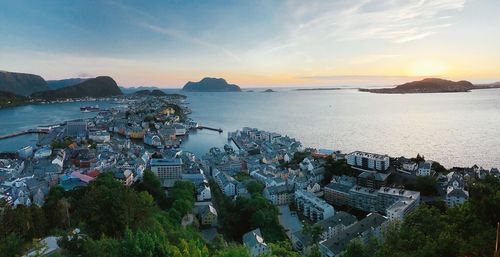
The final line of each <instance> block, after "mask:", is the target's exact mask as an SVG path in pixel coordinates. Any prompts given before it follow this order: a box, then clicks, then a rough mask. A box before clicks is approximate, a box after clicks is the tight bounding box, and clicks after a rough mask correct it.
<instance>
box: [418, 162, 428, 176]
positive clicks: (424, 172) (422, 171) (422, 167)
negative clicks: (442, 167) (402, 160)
mask: <svg viewBox="0 0 500 257" xmlns="http://www.w3.org/2000/svg"><path fill="white" fill-rule="evenodd" d="M416 175H417V176H421V177H427V176H430V175H432V162H431V161H425V162H422V163H420V164H419V165H418V169H417V173H416Z"/></svg>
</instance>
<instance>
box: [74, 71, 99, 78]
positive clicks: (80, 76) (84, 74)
mask: <svg viewBox="0 0 500 257" xmlns="http://www.w3.org/2000/svg"><path fill="white" fill-rule="evenodd" d="M76 76H77V77H79V78H91V77H95V76H94V75H92V74H90V73H86V72H79V73H78V74H76Z"/></svg>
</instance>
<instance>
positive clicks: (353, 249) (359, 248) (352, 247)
mask: <svg viewBox="0 0 500 257" xmlns="http://www.w3.org/2000/svg"><path fill="white" fill-rule="evenodd" d="M341 256H342V257H370V252H368V249H366V247H365V246H364V245H363V243H361V242H360V241H359V240H353V241H351V242H349V244H348V245H347V247H346V249H345V253H343V254H342V255H341Z"/></svg>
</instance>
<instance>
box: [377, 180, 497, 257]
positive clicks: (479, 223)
mask: <svg viewBox="0 0 500 257" xmlns="http://www.w3.org/2000/svg"><path fill="white" fill-rule="evenodd" d="M470 195H471V197H470V199H469V201H467V202H466V203H465V204H463V205H459V206H456V207H454V208H449V209H448V210H446V212H444V213H442V212H441V211H439V210H438V209H436V208H434V207H429V206H425V205H422V206H421V207H419V208H418V209H417V210H415V211H414V212H412V213H410V214H409V215H408V216H407V217H406V218H405V220H404V221H403V222H402V223H400V224H395V225H393V226H391V227H390V228H389V230H388V231H387V233H386V235H385V241H384V243H383V244H382V245H381V247H380V248H379V250H378V251H377V252H376V254H375V256H387V257H391V256H403V257H406V256H408V257H410V256H411V257H413V256H415V257H420V256H491V255H492V253H493V250H494V249H493V246H494V243H495V227H496V222H497V221H498V220H499V218H500V217H499V215H500V182H499V181H498V179H496V178H493V177H488V178H486V179H485V180H484V181H476V182H474V183H473V184H472V185H471V187H470Z"/></svg>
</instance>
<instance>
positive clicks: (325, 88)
mask: <svg viewBox="0 0 500 257" xmlns="http://www.w3.org/2000/svg"><path fill="white" fill-rule="evenodd" d="M347 89H360V88H354V87H353V88H341V87H324V88H323V87H316V88H297V89H294V90H293V91H330V90H347Z"/></svg>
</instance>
